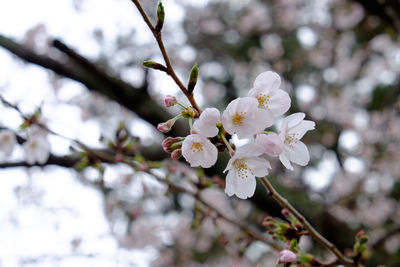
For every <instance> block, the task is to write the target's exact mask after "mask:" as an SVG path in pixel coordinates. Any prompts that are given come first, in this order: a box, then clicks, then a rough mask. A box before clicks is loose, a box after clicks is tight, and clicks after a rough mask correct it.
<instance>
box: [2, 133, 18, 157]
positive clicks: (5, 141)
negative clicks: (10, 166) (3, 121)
mask: <svg viewBox="0 0 400 267" xmlns="http://www.w3.org/2000/svg"><path fill="white" fill-rule="evenodd" d="M16 143H17V138H16V137H15V134H14V132H12V131H10V130H1V131H0V150H1V151H3V153H4V155H6V156H7V157H8V156H10V155H11V153H12V151H13V150H14V146H15V144H16Z"/></svg>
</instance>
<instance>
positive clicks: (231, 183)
mask: <svg viewBox="0 0 400 267" xmlns="http://www.w3.org/2000/svg"><path fill="white" fill-rule="evenodd" d="M236 182H237V177H236V174H235V171H234V170H231V171H229V172H228V175H227V176H226V179H225V193H226V194H227V195H228V196H230V197H231V196H232V195H233V194H235V191H236V187H237V183H236Z"/></svg>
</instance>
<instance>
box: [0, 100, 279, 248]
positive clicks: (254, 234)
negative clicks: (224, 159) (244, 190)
mask: <svg viewBox="0 0 400 267" xmlns="http://www.w3.org/2000/svg"><path fill="white" fill-rule="evenodd" d="M0 101H1V102H3V103H4V104H5V105H6V106H9V107H10V108H12V109H14V110H16V111H17V112H18V113H19V114H20V115H21V117H23V118H24V119H25V120H27V119H29V117H28V116H26V115H25V114H24V113H23V112H22V111H21V110H20V109H19V107H18V106H17V105H14V104H12V103H10V102H8V101H7V100H5V99H4V98H3V97H2V96H1V95H0ZM32 123H35V124H36V125H38V126H39V127H41V128H42V129H43V130H45V131H47V132H48V133H51V134H53V135H56V136H59V137H61V138H63V139H66V140H68V141H71V142H73V143H75V144H76V145H77V146H79V147H80V148H82V149H83V150H84V151H86V152H87V153H88V154H89V155H90V156H93V157H96V158H97V159H99V160H101V161H102V162H106V163H112V164H113V163H124V164H127V165H129V166H131V167H133V168H134V169H136V170H137V169H139V170H141V171H144V172H146V173H148V174H150V175H151V176H153V177H154V178H155V179H156V180H157V181H159V182H161V183H164V184H166V185H168V187H169V188H171V189H172V190H174V191H176V192H180V193H186V194H189V195H191V196H192V197H193V198H195V199H196V200H197V201H199V202H200V203H202V204H203V205H204V206H205V207H207V208H208V209H210V210H212V211H213V212H215V214H216V215H217V216H218V217H219V218H221V219H223V220H225V221H226V222H228V223H231V224H233V225H236V226H237V227H239V228H240V229H241V230H242V231H243V232H244V233H246V234H247V235H248V236H250V237H251V238H253V239H255V240H259V241H262V242H264V243H266V244H268V245H270V246H272V247H273V248H274V249H276V250H280V248H279V247H278V245H277V244H276V243H273V242H271V241H270V240H269V239H268V238H267V236H266V235H263V234H262V233H260V232H259V231H258V230H256V229H254V228H253V227H251V226H249V225H247V224H246V223H244V222H241V221H237V220H235V219H232V218H229V217H227V216H226V215H224V214H223V213H222V212H221V211H219V210H218V209H217V208H216V207H214V206H213V205H211V204H210V203H208V202H207V201H206V200H205V199H204V198H203V197H202V196H201V195H200V191H196V192H193V191H190V190H188V189H186V188H184V187H181V186H178V185H176V184H174V183H172V182H171V181H169V180H168V179H164V178H163V177H161V176H160V175H159V174H157V173H156V172H155V171H153V170H151V169H143V168H142V165H141V164H140V163H138V162H136V161H131V160H128V159H122V160H121V159H119V160H117V159H116V157H115V155H112V154H110V153H107V152H105V151H102V150H98V149H92V148H90V147H88V146H87V145H85V144H83V143H82V142H80V141H79V140H76V139H73V138H70V137H67V136H64V135H62V134H59V133H57V132H54V131H53V130H51V129H49V128H48V127H47V126H46V125H44V124H42V123H39V122H37V121H33V122H32ZM46 163H47V164H51V163H54V164H58V165H60V166H61V164H63V163H65V162H61V161H54V162H53V160H49V161H48V162H46ZM44 165H45V164H40V166H44ZM14 166H26V167H30V166H33V165H30V164H27V163H26V162H18V163H7V165H5V166H1V165H0V168H4V167H14ZM66 166H67V165H66ZM70 166H72V164H71V162H68V167H70Z"/></svg>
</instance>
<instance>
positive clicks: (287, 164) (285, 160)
mask: <svg viewBox="0 0 400 267" xmlns="http://www.w3.org/2000/svg"><path fill="white" fill-rule="evenodd" d="M279 160H280V161H281V162H282V164H283V166H285V167H286V169H288V170H291V171H293V166H292V164H290V160H289V154H288V153H287V152H286V151H285V150H284V151H283V152H282V153H281V154H280V155H279Z"/></svg>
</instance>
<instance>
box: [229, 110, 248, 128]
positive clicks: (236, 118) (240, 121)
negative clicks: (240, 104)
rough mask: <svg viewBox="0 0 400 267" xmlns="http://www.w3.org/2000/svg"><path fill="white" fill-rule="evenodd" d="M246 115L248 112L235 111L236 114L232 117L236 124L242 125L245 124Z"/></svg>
mask: <svg viewBox="0 0 400 267" xmlns="http://www.w3.org/2000/svg"><path fill="white" fill-rule="evenodd" d="M244 115H246V112H240V113H239V112H235V115H233V117H232V122H233V124H236V125H242V124H243V119H244Z"/></svg>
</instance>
